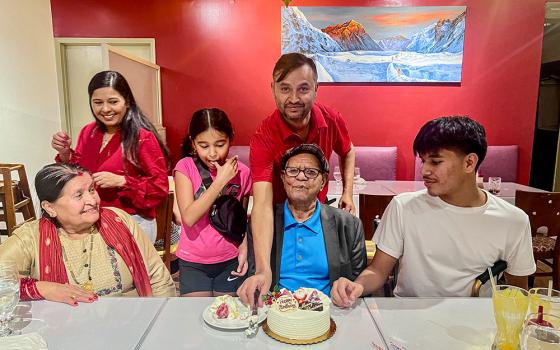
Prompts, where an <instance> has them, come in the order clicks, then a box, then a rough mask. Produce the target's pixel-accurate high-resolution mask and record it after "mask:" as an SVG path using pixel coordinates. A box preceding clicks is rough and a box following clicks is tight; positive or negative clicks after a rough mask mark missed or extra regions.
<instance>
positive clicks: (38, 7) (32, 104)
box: [0, 0, 60, 207]
mask: <svg viewBox="0 0 560 350" xmlns="http://www.w3.org/2000/svg"><path fill="white" fill-rule="evenodd" d="M0 9H1V10H0V52H1V54H0V77H1V78H0V162H1V163H23V164H25V166H26V170H27V175H28V177H29V178H30V180H31V181H33V178H34V177H35V174H36V173H37V171H38V170H39V169H40V168H41V167H42V166H44V165H45V164H48V163H52V161H53V157H54V155H55V152H54V150H53V149H51V147H50V141H51V136H52V134H53V133H54V132H56V130H58V129H60V116H59V105H58V88H57V75H56V64H55V53H54V38H53V28H52V16H51V5H50V1H49V0H17V1H13V0H0ZM34 202H35V206H36V207H37V201H36V200H34Z"/></svg>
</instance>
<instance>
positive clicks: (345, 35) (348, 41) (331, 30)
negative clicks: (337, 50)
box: [321, 19, 383, 51]
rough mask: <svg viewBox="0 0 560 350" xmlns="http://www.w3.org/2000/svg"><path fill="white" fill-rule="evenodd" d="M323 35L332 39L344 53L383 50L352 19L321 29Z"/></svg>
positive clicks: (360, 25)
mask: <svg viewBox="0 0 560 350" xmlns="http://www.w3.org/2000/svg"><path fill="white" fill-rule="evenodd" d="M321 31H322V32H323V33H327V34H328V35H329V36H330V37H331V38H333V39H334V40H335V41H336V42H337V43H338V44H339V45H340V47H342V48H343V49H344V51H354V50H366V51H372V50H375V51H381V50H383V49H382V48H381V47H380V46H379V45H377V43H376V42H375V41H373V39H372V38H371V37H370V36H369V34H368V33H367V32H366V30H365V29H364V26H363V25H362V24H361V23H359V22H357V21H354V20H353V19H351V20H349V21H347V22H345V23H342V24H336V25H334V26H329V27H326V28H323V29H321Z"/></svg>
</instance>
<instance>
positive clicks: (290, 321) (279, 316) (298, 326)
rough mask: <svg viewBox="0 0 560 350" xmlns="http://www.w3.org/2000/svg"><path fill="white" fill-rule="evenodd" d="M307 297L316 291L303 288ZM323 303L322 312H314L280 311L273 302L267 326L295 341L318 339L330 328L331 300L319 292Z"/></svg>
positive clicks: (298, 310) (299, 310)
mask: <svg viewBox="0 0 560 350" xmlns="http://www.w3.org/2000/svg"><path fill="white" fill-rule="evenodd" d="M303 289H305V291H306V292H307V295H311V293H312V292H313V291H314V290H315V289H312V288H303ZM317 292H318V293H319V297H320V298H321V302H322V303H323V310H322V311H312V310H302V309H297V310H290V311H280V310H279V308H278V305H277V304H276V303H275V302H273V303H272V306H271V307H270V309H269V310H268V317H267V321H266V322H267V324H268V327H269V328H270V330H271V331H273V332H274V333H276V334H278V335H279V336H282V337H285V338H288V339H295V340H306V339H313V338H317V337H319V336H321V335H323V334H325V333H326V332H327V331H328V330H329V327H330V303H331V301H330V299H329V297H327V296H326V295H325V294H323V293H321V292H320V291H317Z"/></svg>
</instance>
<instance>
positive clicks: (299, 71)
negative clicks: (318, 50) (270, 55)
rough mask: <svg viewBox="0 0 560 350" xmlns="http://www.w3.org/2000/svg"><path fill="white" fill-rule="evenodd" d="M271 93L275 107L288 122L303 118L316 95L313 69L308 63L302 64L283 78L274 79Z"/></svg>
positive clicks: (307, 114)
mask: <svg viewBox="0 0 560 350" xmlns="http://www.w3.org/2000/svg"><path fill="white" fill-rule="evenodd" d="M274 78H275V79H276V76H275V77H274ZM272 93H273V95H274V101H275V102H276V107H277V108H278V110H279V111H280V113H281V114H282V117H283V118H284V120H286V122H287V123H288V124H291V123H299V122H301V121H303V120H305V118H307V117H308V116H309V113H310V112H311V108H312V107H313V102H314V101H315V97H316V96H317V82H316V81H315V78H314V74H313V70H312V69H311V67H310V66H309V65H303V66H301V67H299V68H296V69H294V70H293V71H291V72H290V73H289V74H287V75H286V77H285V78H284V79H283V80H281V81H278V82H277V81H276V80H274V81H273V82H272Z"/></svg>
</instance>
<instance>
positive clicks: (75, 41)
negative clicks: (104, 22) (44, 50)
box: [54, 38, 162, 138]
mask: <svg viewBox="0 0 560 350" xmlns="http://www.w3.org/2000/svg"><path fill="white" fill-rule="evenodd" d="M54 43H55V58H56V75H57V84H58V91H59V94H58V99H59V108H60V119H61V125H62V130H64V131H69V130H70V125H71V122H70V106H69V101H68V99H67V96H68V95H69V91H68V87H67V79H68V62H66V54H65V53H66V47H67V46H99V47H100V48H101V47H102V46H103V45H119V46H146V45H148V46H149V47H150V61H151V62H146V61H145V60H142V63H145V64H146V63H148V64H150V65H154V64H155V62H156V40H155V39H154V38H55V39H54ZM112 49H113V48H112ZM117 50H118V49H117ZM118 52H119V53H121V54H122V52H123V51H122V50H119V51H118ZM101 57H102V64H103V66H104V67H108V61H107V55H104V54H102V55H101ZM129 58H130V56H129ZM156 84H157V99H156V102H157V108H156V110H157V114H158V115H157V116H156V118H155V119H156V120H157V121H158V122H159V123H160V124H162V117H161V80H160V71H159V70H158V71H157V82H156ZM84 88H86V87H84ZM73 136H74V138H77V136H78V135H73Z"/></svg>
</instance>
